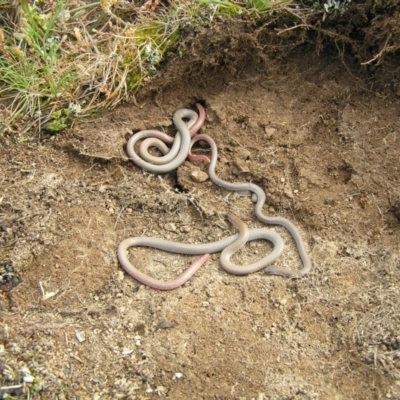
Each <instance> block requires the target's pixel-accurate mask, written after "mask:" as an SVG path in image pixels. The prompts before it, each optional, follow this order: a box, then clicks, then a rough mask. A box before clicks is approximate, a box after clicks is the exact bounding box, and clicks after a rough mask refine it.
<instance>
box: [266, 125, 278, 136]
mask: <svg viewBox="0 0 400 400" xmlns="http://www.w3.org/2000/svg"><path fill="white" fill-rule="evenodd" d="M275 133H276V129H275V128H268V127H265V136H266V137H267V139H271V138H272V136H274V135H275Z"/></svg>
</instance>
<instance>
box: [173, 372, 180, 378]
mask: <svg viewBox="0 0 400 400" xmlns="http://www.w3.org/2000/svg"><path fill="white" fill-rule="evenodd" d="M182 378H183V374H182V372H176V373H175V375H174V377H173V378H172V379H182Z"/></svg>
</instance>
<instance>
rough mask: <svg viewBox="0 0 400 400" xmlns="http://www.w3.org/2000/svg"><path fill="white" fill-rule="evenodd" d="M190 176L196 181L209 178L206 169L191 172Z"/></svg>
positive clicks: (203, 180)
mask: <svg viewBox="0 0 400 400" xmlns="http://www.w3.org/2000/svg"><path fill="white" fill-rule="evenodd" d="M190 177H191V178H192V179H193V180H194V181H195V182H199V183H201V182H205V181H206V180H207V179H208V174H207V173H206V172H204V171H201V170H199V169H196V170H194V171H192V172H191V173H190Z"/></svg>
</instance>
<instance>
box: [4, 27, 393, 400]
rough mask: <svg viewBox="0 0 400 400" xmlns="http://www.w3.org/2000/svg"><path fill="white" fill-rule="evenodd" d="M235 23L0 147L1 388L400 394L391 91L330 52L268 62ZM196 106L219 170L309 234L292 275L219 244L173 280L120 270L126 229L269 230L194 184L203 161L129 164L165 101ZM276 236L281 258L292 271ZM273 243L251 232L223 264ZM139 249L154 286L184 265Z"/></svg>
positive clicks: (210, 394) (138, 232) (163, 118)
mask: <svg viewBox="0 0 400 400" xmlns="http://www.w3.org/2000/svg"><path fill="white" fill-rule="evenodd" d="M220 29H221V30H223V29H227V28H226V26H225V27H224V26H221V27H220ZM229 29H230V30H231V32H229V35H230V37H231V39H230V40H229V42H226V43H225V44H224V42H223V41H220V42H218V45H215V43H214V42H213V41H212V40H211V39H210V38H211V37H212V36H213V35H214V36H215V37H218V29H217V30H216V31H214V32H210V33H208V34H205V35H204V34H203V35H201V34H199V35H198V36H196V35H194V36H193V37H192V38H190V39H189V40H188V41H187V42H186V44H185V46H186V47H185V51H186V53H185V52H184V53H183V55H184V56H183V57H182V58H181V59H179V60H175V61H173V62H171V63H170V64H169V66H168V67H167V69H166V71H165V72H164V74H163V76H162V77H160V78H159V79H158V80H155V81H153V82H151V84H150V86H149V88H148V89H147V90H146V93H144V94H142V96H140V97H139V98H138V99H137V105H134V104H130V105H125V106H122V107H120V108H118V109H117V110H114V111H112V112H100V113H99V117H98V118H96V119H95V120H92V121H89V122H86V123H84V124H80V125H76V126H75V127H73V128H71V129H70V130H68V132H65V133H63V134H60V135H58V136H55V137H53V138H51V139H46V140H44V141H43V142H42V143H40V144H24V145H19V146H8V147H3V148H2V149H1V150H0V152H1V157H0V169H1V171H2V173H1V188H2V191H1V194H0V219H1V226H0V228H1V230H0V233H1V246H2V247H1V248H0V258H1V260H2V268H3V273H2V276H3V278H2V279H3V284H2V292H1V293H2V294H1V298H0V299H1V319H2V323H1V334H2V341H3V343H4V349H3V351H2V355H1V368H2V375H3V378H2V386H3V387H5V386H13V385H17V386H18V383H19V382H20V381H21V379H20V376H21V372H20V371H21V368H23V367H27V368H28V369H29V371H30V373H31V375H32V376H33V377H34V378H35V382H36V380H37V381H39V386H37V387H35V386H34V385H26V386H27V387H26V390H28V386H30V388H31V391H36V396H37V397H38V398H43V399H56V398H58V399H63V398H66V399H78V398H80V399H109V398H110V399H111V398H121V399H135V398H138V399H139V398H149V397H159V396H160V397H167V398H171V399H199V398H204V399H228V398H230V399H253V398H254V399H264V398H265V399H294V398H296V399H333V398H335V399H342V398H343V399H349V398H352V399H365V398H369V399H375V398H376V399H380V398H391V399H400V336H399V323H400V317H399V312H398V310H399V309H400V300H399V295H398V293H399V287H400V279H399V269H400V261H399V254H400V222H399V220H400V189H399V188H400V186H399V183H400V182H399V181H400V171H399V160H400V158H399V157H400V151H399V148H400V134H399V132H400V107H399V102H400V97H399V95H398V93H396V90H392V89H393V87H389V88H387V90H386V91H385V90H384V89H385V85H384V84H379V85H378V86H379V88H375V87H374V86H373V85H371V81H370V80H368V79H366V78H365V75H362V74H361V73H360V72H356V70H355V69H353V68H352V67H351V65H350V66H349V65H348V64H346V63H344V60H343V59H342V60H340V59H339V58H338V57H337V56H336V55H335V54H333V53H332V54H330V53H329V52H325V53H324V52H323V53H321V54H320V55H319V56H317V55H316V54H315V52H314V50H313V49H312V48H310V47H307V46H304V47H302V48H298V49H297V50H296V51H293V52H292V53H290V54H289V55H288V56H287V57H286V58H280V59H277V58H274V57H273V56H272V55H271V54H266V53H264V54H262V53H258V49H255V48H252V50H249V49H250V48H251V46H250V45H249V46H248V47H244V43H245V42H246V41H245V39H244V38H245V36H243V35H240V32H239V31H238V30H235V29H236V28H235V26H234V25H232V26H230V27H229ZM238 29H239V28H238ZM236 34H237V36H235V35H236ZM210 35H211V36H210ZM239 36H240V38H241V40H239V41H235V40H234V38H235V37H239ZM232 38H233V39H232ZM206 40H209V42H208V43H206V44H205V41H206ZM248 43H251V41H250V40H249V41H248ZM218 46H219V47H218ZM224 54H225V55H224ZM221 57H222V58H221ZM221 60H223V62H221ZM229 60H231V61H229ZM380 74H381V75H378V76H377V77H376V79H375V80H374V82H385V79H384V77H382V74H384V71H381V72H380ZM196 101H202V102H203V104H204V105H205V107H206V112H207V120H206V123H205V126H204V127H203V129H202V132H204V133H207V134H209V135H211V136H212V137H213V138H214V140H215V141H216V143H217V145H218V148H219V152H220V157H219V162H218V165H217V173H218V175H219V176H221V177H222V178H223V179H225V180H227V181H232V182H233V181H247V182H254V183H256V184H258V185H260V186H261V187H263V188H264V189H265V190H266V191H267V204H266V206H265V207H264V212H265V213H266V214H268V215H271V216H274V215H284V216H285V217H287V218H288V219H290V220H291V221H293V222H294V223H295V224H296V225H297V226H298V227H299V229H300V230H301V233H302V235H303V237H304V239H305V242H306V245H307V248H308V250H309V253H310V255H311V257H312V260H313V264H314V265H313V269H312V271H311V272H310V274H309V275H307V276H306V277H304V278H303V279H300V280H288V279H285V278H282V277H275V276H273V277H271V276H267V275H265V274H264V273H263V272H259V273H256V274H252V275H249V276H243V277H238V276H232V275H229V274H227V273H225V272H224V271H223V270H222V269H221V267H220V266H219V261H218V255H214V256H212V258H211V260H210V261H208V262H207V264H206V265H205V266H204V267H203V268H202V269H200V271H199V272H198V273H196V275H195V276H194V277H193V278H192V279H191V280H190V281H189V282H188V283H187V284H185V285H184V286H183V287H181V288H179V289H177V290H175V291H172V292H159V291H155V290H152V289H149V288H147V287H144V286H143V285H141V284H139V283H137V282H136V281H135V280H134V279H132V278H131V277H130V276H128V275H126V274H125V273H124V272H123V271H122V269H121V267H120V265H119V264H118V261H117V258H116V248H117V246H118V244H119V242H120V241H121V240H123V239H124V238H127V237H130V236H142V235H146V236H156V237H163V238H169V239H171V240H174V241H179V242H208V241H214V240H217V239H219V238H222V237H225V236H227V235H229V234H231V233H233V232H234V229H233V228H232V227H231V226H230V225H229V224H228V223H227V222H226V220H225V215H226V213H227V212H228V211H233V212H235V213H236V214H237V215H238V216H240V217H241V218H242V219H243V220H244V221H246V222H247V223H248V225H249V226H252V227H255V226H261V224H260V223H259V222H258V221H257V219H256V218H255V216H254V205H253V203H252V201H251V199H250V196H249V195H247V194H246V193H243V194H241V195H238V194H235V193H231V192H229V191H227V190H224V189H220V188H218V187H216V185H214V184H213V183H212V182H210V181H209V180H208V181H206V182H204V183H198V182H195V181H194V180H193V179H192V178H191V173H192V172H193V171H194V170H196V169H201V170H203V171H206V170H207V167H206V166H205V165H202V164H191V163H189V162H186V163H185V164H184V165H182V166H181V167H180V168H179V169H178V171H177V173H175V174H169V175H166V176H154V175H151V174H148V173H146V172H144V171H142V170H140V169H139V168H138V167H136V166H135V165H133V163H132V162H130V161H129V160H128V159H127V157H126V154H125V151H124V145H125V143H126V140H127V138H129V136H130V134H131V132H136V131H137V130H140V129H144V128H147V129H150V128H161V129H164V130H165V131H167V132H169V133H171V134H173V133H174V131H175V129H174V127H173V125H172V120H171V118H172V115H173V113H174V112H175V111H176V110H177V109H179V108H183V107H194V104H195V102H196ZM197 152H198V153H207V152H208V149H207V147H201V146H199V147H197ZM273 229H276V230H277V231H278V232H280V233H281V234H282V236H283V237H284V238H285V241H286V248H285V251H284V254H283V256H282V257H281V258H280V259H279V260H278V261H277V264H278V265H281V266H285V267H288V268H291V269H295V268H299V267H300V261H299V259H298V256H297V252H296V249H295V246H294V245H293V243H292V240H291V238H290V236H289V235H288V234H287V233H286V232H285V231H284V230H283V229H281V228H279V227H273ZM266 251H268V246H267V245H266V244H265V243H263V242H256V243H252V244H251V245H248V246H246V249H245V250H242V251H241V252H240V253H239V254H238V255H237V256H235V258H234V261H235V262H237V263H238V264H240V263H246V262H249V261H250V260H254V259H257V258H259V257H260V256H261V254H263V253H264V252H266ZM130 258H131V260H132V261H133V262H134V263H135V265H137V266H138V267H140V268H141V269H143V270H144V271H147V272H148V273H151V274H153V275H154V276H157V277H160V278H163V279H167V278H168V277H173V276H175V275H176V274H177V273H179V272H180V271H182V270H183V269H184V268H186V266H187V265H188V263H189V262H190V260H191V259H192V257H188V256H182V255H174V254H165V253H162V252H159V251H155V250H151V249H135V250H134V251H132V252H131V253H130ZM18 282H20V284H19V285H18V286H16V287H14V285H15V284H16V283H18ZM10 288H12V290H10ZM10 391H11V390H10ZM15 391H16V392H17V393H20V392H21V389H19V388H16V389H15ZM11 392H12V391H11ZM21 396H22V395H21ZM24 396H25V397H26V395H24Z"/></svg>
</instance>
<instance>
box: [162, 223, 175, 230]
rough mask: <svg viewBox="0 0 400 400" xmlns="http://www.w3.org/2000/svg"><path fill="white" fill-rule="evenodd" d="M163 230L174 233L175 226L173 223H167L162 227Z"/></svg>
mask: <svg viewBox="0 0 400 400" xmlns="http://www.w3.org/2000/svg"><path fill="white" fill-rule="evenodd" d="M164 229H165V230H166V231H169V232H176V225H175V224H174V223H173V222H168V223H167V224H165V225H164Z"/></svg>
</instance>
